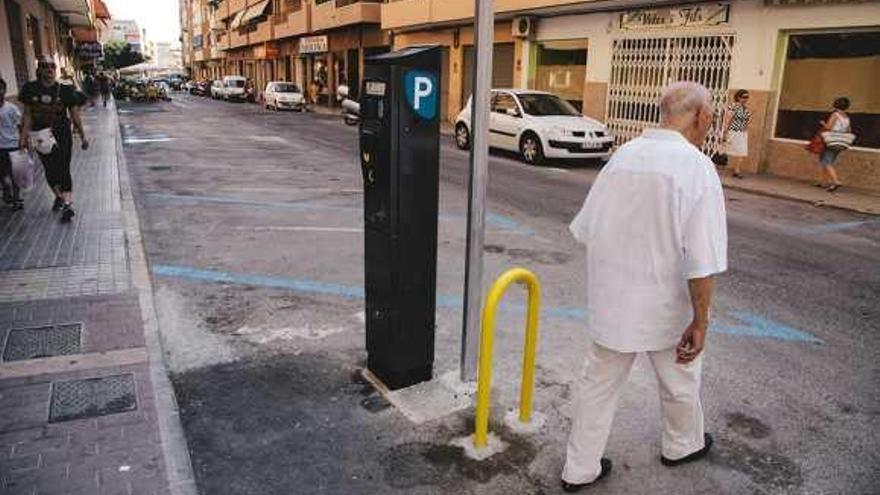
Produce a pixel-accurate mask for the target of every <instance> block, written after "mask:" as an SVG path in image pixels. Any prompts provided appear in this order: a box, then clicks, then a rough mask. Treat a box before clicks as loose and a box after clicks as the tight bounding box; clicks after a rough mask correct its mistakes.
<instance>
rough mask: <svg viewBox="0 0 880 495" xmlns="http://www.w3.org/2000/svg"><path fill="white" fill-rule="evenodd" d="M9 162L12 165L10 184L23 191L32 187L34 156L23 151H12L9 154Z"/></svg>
mask: <svg viewBox="0 0 880 495" xmlns="http://www.w3.org/2000/svg"><path fill="white" fill-rule="evenodd" d="M9 162H10V164H11V165H12V182H14V183H15V185H16V186H18V187H19V189H22V190H25V191H27V190H28V189H30V188H32V187H34V167H35V165H36V160H34V155H33V154H32V153H31V152H29V151H25V150H18V151H12V152H10V153H9Z"/></svg>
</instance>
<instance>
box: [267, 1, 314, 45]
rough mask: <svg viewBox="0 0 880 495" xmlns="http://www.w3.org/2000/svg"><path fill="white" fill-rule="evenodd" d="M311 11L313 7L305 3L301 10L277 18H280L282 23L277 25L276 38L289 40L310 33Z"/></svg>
mask: <svg viewBox="0 0 880 495" xmlns="http://www.w3.org/2000/svg"><path fill="white" fill-rule="evenodd" d="M310 9H311V6H310V5H309V4H305V3H304V4H303V5H302V8H300V9H299V10H295V11H293V12H288V13H287V14H282V15H280V16H276V17H280V20H281V22H280V23H278V24H275V38H278V39H280V38H287V37H290V36H300V35H303V34H307V33H309V32H310V31H311V30H312V26H311V24H312V23H311V22H310V21H311V17H312V16H311V10H310ZM277 20H279V19H276V21H277Z"/></svg>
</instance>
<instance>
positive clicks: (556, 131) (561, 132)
mask: <svg viewBox="0 0 880 495" xmlns="http://www.w3.org/2000/svg"><path fill="white" fill-rule="evenodd" d="M550 134H552V135H554V136H558V137H565V136H569V135H571V132H570V131H568V130H567V129H566V128H565V127H562V126H560V125H555V126H553V127H551V128H550Z"/></svg>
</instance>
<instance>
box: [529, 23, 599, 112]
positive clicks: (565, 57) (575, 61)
mask: <svg viewBox="0 0 880 495" xmlns="http://www.w3.org/2000/svg"><path fill="white" fill-rule="evenodd" d="M536 65H537V68H536V70H535V89H538V90H541V91H547V92H549V93H553V94H555V95H557V96H559V97H560V98H562V99H564V100H567V101H568V102H569V103H571V104H572V105H574V107H575V108H577V109H578V111H581V110H582V109H583V99H584V82H585V80H586V77H587V40H585V39H583V40H562V41H541V42H539V43H538V52H537V59H536Z"/></svg>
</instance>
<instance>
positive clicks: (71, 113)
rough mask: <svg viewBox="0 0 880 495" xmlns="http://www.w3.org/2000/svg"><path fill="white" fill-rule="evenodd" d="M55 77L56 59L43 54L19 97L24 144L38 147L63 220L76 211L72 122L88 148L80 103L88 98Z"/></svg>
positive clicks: (54, 206) (26, 147)
mask: <svg viewBox="0 0 880 495" xmlns="http://www.w3.org/2000/svg"><path fill="white" fill-rule="evenodd" d="M56 77H57V76H56V73H55V61H54V60H52V59H51V58H49V57H44V58H41V59H40V61H39V62H38V63H37V80H36V81H31V82H29V83H27V84H25V85H24V86H22V88H21V93H20V94H19V97H18V99H19V101H20V102H21V103H22V104H23V105H24V118H23V119H22V124H21V148H22V149H28V148H31V149H35V150H36V151H37V153H38V154H39V155H40V160H41V161H42V162H43V168H44V169H45V171H46V182H47V183H48V184H49V188H51V189H52V192H53V193H54V194H55V202H54V203H53V204H52V211H61V223H68V222H70V220H71V219H72V218H73V215H74V211H73V206H72V204H73V179H72V177H71V175H70V160H71V158H72V153H73V133H72V132H71V124H73V126H74V127H75V128H76V131H77V132H78V133H79V135H80V138H81V140H82V149H83V150H86V149H88V147H89V142H88V140H87V139H86V134H85V130H84V129H83V125H82V120H81V119H80V114H79V107H81V106H83V105H84V104H85V103H86V98H85V95H83V94H81V93H79V92H78V91H77V90H76V88H74V87H73V86H69V85H66V84H61V83H59V82H58V81H57V80H56Z"/></svg>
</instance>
